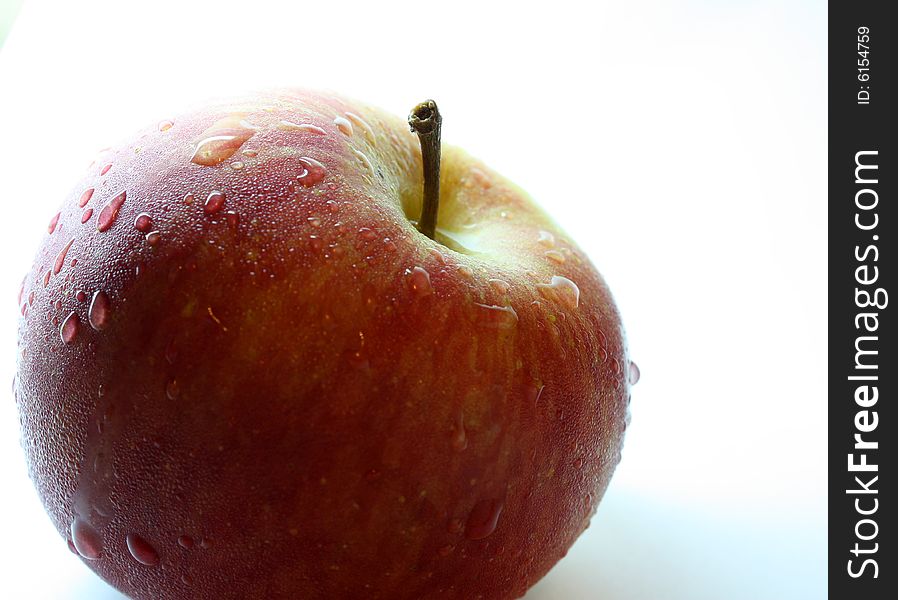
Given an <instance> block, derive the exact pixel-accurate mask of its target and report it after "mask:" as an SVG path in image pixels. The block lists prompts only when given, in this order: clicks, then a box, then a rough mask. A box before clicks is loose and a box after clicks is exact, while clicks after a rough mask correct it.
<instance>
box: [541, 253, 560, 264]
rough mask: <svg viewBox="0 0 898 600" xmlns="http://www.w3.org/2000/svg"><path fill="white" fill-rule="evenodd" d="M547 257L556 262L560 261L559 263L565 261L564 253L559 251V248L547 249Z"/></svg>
mask: <svg viewBox="0 0 898 600" xmlns="http://www.w3.org/2000/svg"><path fill="white" fill-rule="evenodd" d="M543 254H544V255H545V257H546V258H548V259H549V260H551V261H552V262H554V263H558V264H559V265H560V264H561V263H563V262H564V260H565V259H564V254H562V253H561V252H559V251H558V250H546V251H545V252H544V253H543Z"/></svg>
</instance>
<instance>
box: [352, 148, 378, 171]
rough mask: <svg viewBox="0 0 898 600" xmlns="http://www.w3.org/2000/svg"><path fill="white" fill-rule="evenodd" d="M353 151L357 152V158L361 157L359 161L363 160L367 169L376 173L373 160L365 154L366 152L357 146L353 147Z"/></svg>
mask: <svg viewBox="0 0 898 600" xmlns="http://www.w3.org/2000/svg"><path fill="white" fill-rule="evenodd" d="M352 153H353V154H355V157H356V158H357V159H359V162H361V163H362V165H364V167H365V168H366V169H368V172H370V173H374V166H373V165H372V164H371V161H370V160H368V157H367V156H366V155H365V153H364V152H362V151H361V150H356V149H355V148H353V149H352Z"/></svg>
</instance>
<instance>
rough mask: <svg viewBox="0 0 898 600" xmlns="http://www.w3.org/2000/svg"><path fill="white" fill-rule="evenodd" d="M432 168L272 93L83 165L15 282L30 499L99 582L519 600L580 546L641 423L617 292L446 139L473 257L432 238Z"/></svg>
mask: <svg viewBox="0 0 898 600" xmlns="http://www.w3.org/2000/svg"><path fill="white" fill-rule="evenodd" d="M347 113H351V114H347ZM229 115H230V116H229ZM234 115H236V116H234ZM241 120H242V123H241ZM285 122H287V123H285ZM347 123H348V124H349V125H347ZM307 124H311V125H314V126H315V128H319V129H315V128H313V127H308V126H307ZM296 125H301V126H302V127H296ZM253 128H255V129H253ZM222 132H224V133H222ZM222 135H223V136H225V137H227V136H231V137H232V138H234V139H231V140H230V141H228V140H224V141H221V140H219V141H215V140H213V142H209V143H207V144H205V146H206V148H205V150H209V149H210V148H211V152H206V153H205V154H203V155H202V156H199V157H197V158H196V159H195V160H198V161H199V162H206V163H210V164H208V165H204V164H197V162H194V161H192V160H191V158H192V157H195V156H196V155H195V152H197V145H198V144H199V145H200V146H203V144H202V143H200V142H201V141H202V140H204V139H208V138H210V137H216V136H222ZM239 142H242V144H239ZM216 144H217V145H216ZM228 144H230V146H228ZM237 146H239V147H237ZM201 149H202V148H201ZM231 150H234V152H233V154H231V155H230V156H226V155H229V154H230V152H231ZM223 157H225V158H224V159H223V160H221V162H218V160H219V159H222V158H223ZM307 158H311V159H314V161H317V162H318V163H320V164H321V165H323V167H324V169H325V171H324V173H323V177H321V178H320V180H319V181H315V179H317V178H319V177H320V175H321V174H322V173H321V171H320V170H317V171H316V169H317V167H316V166H315V164H314V163H313V162H309V161H307V160H306V159H307ZM420 160H421V159H420V148H419V145H418V141H417V138H416V137H415V136H414V135H413V134H411V133H410V132H409V130H408V127H407V125H406V124H405V122H404V121H403V120H401V119H398V118H396V117H392V116H390V115H387V114H385V113H383V112H382V111H379V110H377V109H374V108H370V107H368V106H366V105H364V104H360V103H358V102H354V101H350V100H346V99H342V98H340V97H337V96H332V95H325V94H321V93H315V92H308V91H302V90H279V91H270V92H264V93H259V94H256V95H251V96H247V97H245V98H241V99H237V100H233V101H227V102H222V103H219V104H216V105H212V106H209V107H206V108H203V109H201V110H197V111H195V112H191V113H188V114H185V115H183V116H180V117H177V118H174V119H172V120H171V121H165V122H162V123H160V124H158V125H154V126H152V127H150V128H147V129H145V130H144V131H141V132H140V133H139V134H138V135H137V136H136V137H134V138H133V139H132V140H131V141H128V142H125V143H123V144H121V145H118V146H117V147H115V148H112V149H109V150H107V151H105V152H104V153H102V155H101V156H100V158H99V159H98V160H97V161H96V162H95V163H94V164H92V165H91V166H90V168H89V169H88V172H87V174H86V175H85V177H84V178H83V179H82V180H81V182H80V183H79V184H78V185H77V186H76V187H75V188H74V190H73V191H72V193H71V194H70V196H69V197H68V198H67V199H66V200H65V202H64V203H63V205H62V208H61V213H60V216H59V217H58V222H56V224H55V227H52V233H48V234H47V235H46V236H45V238H44V240H43V243H42V245H41V248H40V250H39V252H38V255H37V258H36V260H35V263H34V268H33V270H32V272H31V273H30V274H29V275H28V276H27V277H26V278H25V281H24V283H23V287H22V292H21V297H20V302H19V304H20V308H21V313H23V315H22V316H21V317H20V326H19V339H18V343H19V353H18V357H19V359H18V373H17V377H16V379H15V382H14V393H15V397H16V402H17V405H18V408H19V411H20V420H21V429H22V443H23V447H24V449H25V452H26V455H27V459H28V462H29V468H30V475H31V478H32V480H33V481H34V484H35V486H36V488H37V491H38V493H39V495H40V498H41V499H42V501H43V503H44V505H45V507H46V509H47V512H48V513H49V515H50V517H51V518H52V520H53V522H54V523H55V525H56V527H57V529H58V530H59V532H60V533H61V534H62V535H63V536H65V537H66V539H67V540H68V541H69V544H70V548H72V549H73V551H76V552H77V551H79V550H80V553H81V554H82V555H87V556H89V557H95V558H96V559H95V560H85V562H86V563H87V564H88V565H89V566H90V568H92V569H93V570H94V571H96V572H97V573H98V574H99V575H100V576H101V577H103V578H104V579H105V580H106V581H108V582H109V583H111V584H112V585H114V586H115V587H116V588H118V589H119V590H121V591H122V592H123V593H125V594H127V595H129V596H131V597H132V598H140V599H154V600H165V599H183V598H197V599H200V598H202V599H205V598H210V599H212V598H214V599H222V598H244V599H256V598H258V599H262V598H266V599H268V598H328V599H333V598H366V599H368V598H383V599H391V600H395V599H418V598H459V599H461V598H464V599H472V598H483V599H504V598H515V597H520V596H521V595H523V594H524V593H525V591H526V590H527V589H528V587H530V586H531V585H533V584H534V583H535V582H536V581H537V580H539V579H540V578H541V577H542V576H543V575H544V574H545V573H546V572H547V571H548V570H549V569H550V568H551V567H552V566H553V565H554V564H555V563H556V562H557V561H558V560H559V559H560V558H561V557H563V556H564V555H565V553H566V552H567V550H568V549H569V548H570V547H571V545H572V544H573V542H574V541H575V540H576V538H577V537H578V536H579V535H580V533H581V532H583V530H584V529H585V528H586V527H587V526H588V524H589V521H590V518H591V517H592V515H593V514H594V512H595V510H596V506H597V504H598V502H599V500H600V498H601V496H602V494H603V493H604V491H605V489H606V487H607V485H608V482H609V479H610V477H611V475H612V472H613V470H614V468H615V466H616V465H617V463H618V462H619V460H620V450H621V444H622V440H623V434H624V430H625V428H626V422H627V418H628V417H627V413H628V411H627V406H628V402H629V386H630V382H629V381H628V377H627V373H628V372H629V365H630V363H629V361H628V357H627V350H626V345H625V340H624V333H623V329H622V326H621V321H620V317H619V314H618V311H617V309H616V308H615V304H614V301H613V299H612V297H611V294H610V292H609V290H608V288H607V286H606V285H605V283H604V282H603V280H602V278H601V276H600V275H599V273H598V272H597V271H596V269H595V268H594V266H593V265H592V264H591V263H590V261H589V260H588V259H587V258H586V257H585V256H584V255H583V253H582V251H581V250H579V249H578V248H577V247H576V246H575V245H574V244H573V243H572V242H571V241H569V240H568V239H566V238H565V235H564V233H563V232H561V231H560V230H559V229H558V227H557V226H556V225H554V224H553V223H552V221H551V220H550V219H549V218H548V217H547V216H546V215H545V214H544V213H543V212H542V211H541V210H540V209H539V208H538V207H537V206H536V205H535V204H534V203H533V202H532V200H530V199H529V198H528V196H527V195H526V194H525V193H524V192H523V191H521V190H520V189H519V188H517V187H515V186H514V185H513V184H511V183H509V182H508V181H507V180H505V179H504V178H502V177H501V176H499V175H497V174H496V173H494V172H493V171H491V170H490V169H489V168H487V167H486V166H484V165H483V164H481V163H480V162H479V161H477V160H475V159H473V158H471V157H469V156H468V155H466V154H465V153H463V152H461V151H459V150H456V149H453V148H451V147H446V146H444V154H443V171H442V176H441V185H442V192H441V205H440V214H439V221H438V226H439V228H440V231H439V235H438V239H439V240H442V241H443V242H445V243H446V244H449V245H451V246H452V247H453V248H455V250H453V249H450V248H447V247H446V245H443V244H441V243H438V242H436V241H433V240H431V239H429V238H427V237H426V236H423V235H422V234H420V233H419V232H418V231H417V230H416V229H415V227H414V224H413V223H412V222H411V221H410V217H411V218H415V217H417V215H418V214H419V212H420V208H421V204H420V203H421V200H420V196H421V188H422V175H421V164H420ZM236 163H242V165H241V164H236ZM107 165H111V166H110V167H108V168H107ZM310 165H311V166H312V168H311V171H312V173H311V175H309V174H308V173H309V172H310V168H309V167H310ZM241 167H242V168H241ZM304 173H305V174H306V176H305V177H304V178H303V177H302V175H303V174H304ZM572 175H574V174H572ZM585 177H586V175H584V178H585ZM310 180H311V181H310ZM303 181H305V183H312V185H309V187H306V186H305V185H304V184H303ZM587 183H588V182H587V181H584V184H587ZM89 189H93V190H94V191H93V193H92V195H90V197H89V199H88V200H87V202H86V204H85V205H84V206H83V207H82V206H79V204H81V203H82V201H83V199H84V198H85V196H86V194H85V190H89ZM122 192H124V193H125V198H124V202H118V203H117V202H116V198H120V196H119V195H120V194H121V193H122ZM213 192H221V193H222V194H224V202H223V204H221V203H220V200H221V198H220V197H218V196H214V195H213V196H212V198H211V199H209V200H208V202H207V198H209V196H210V194H212V193H213ZM190 195H192V197H191V196H190ZM191 200H192V201H191ZM117 205H120V206H118V209H117V213H116V206H117ZM90 209H93V212H92V213H87V214H86V211H88V210H90ZM216 209H217V210H216ZM144 213H145V214H144ZM142 214H144V216H143V217H141V216H140V215H142ZM148 220H151V221H152V223H151V224H149V221H148ZM82 221H83V222H82ZM49 229H50V228H48V230H49ZM100 229H102V231H100ZM547 253H548V254H547ZM553 277H556V279H555V282H556V285H555V287H548V286H549V285H550V284H551V282H552V281H553ZM559 277H563V278H565V279H559ZM568 281H570V282H574V284H575V285H576V286H577V288H578V289H579V297H578V298H575V295H574V289H573V288H572V287H571V286H570V285H569V284H568V283H567V282H568ZM92 305H93V308H91V306H92ZM509 307H510V308H509ZM72 314H74V316H71V317H70V316H69V315H72ZM73 535H74V537H75V539H74V544H73Z"/></svg>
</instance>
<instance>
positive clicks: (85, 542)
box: [71, 517, 103, 560]
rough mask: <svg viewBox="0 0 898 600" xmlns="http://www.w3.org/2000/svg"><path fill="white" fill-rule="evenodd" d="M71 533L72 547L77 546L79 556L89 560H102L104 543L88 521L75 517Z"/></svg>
mask: <svg viewBox="0 0 898 600" xmlns="http://www.w3.org/2000/svg"><path fill="white" fill-rule="evenodd" d="M71 531H72V545H73V546H75V551H76V552H78V554H80V555H81V556H82V557H84V558H86V559H87V560H97V559H98V558H100V553H101V552H102V551H103V542H102V540H101V539H100V535H99V534H98V533H97V532H96V530H95V529H94V528H93V527H91V526H90V524H89V523H88V522H87V521H85V520H84V519H81V518H80V517H75V519H74V520H73V521H72V526H71Z"/></svg>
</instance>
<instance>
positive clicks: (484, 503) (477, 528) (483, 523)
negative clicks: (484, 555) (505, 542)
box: [465, 500, 504, 540]
mask: <svg viewBox="0 0 898 600" xmlns="http://www.w3.org/2000/svg"><path fill="white" fill-rule="evenodd" d="M503 508H504V505H503V503H502V502H500V501H499V500H481V501H480V502H478V503H477V504H475V505H474V508H473V509H472V510H471V514H470V515H468V521H467V523H465V537H466V538H468V539H469V540H482V539H484V538H486V537H489V536H490V535H491V534H492V533H493V532H494V531H496V525H498V523H499V515H501V514H502V509H503Z"/></svg>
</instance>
